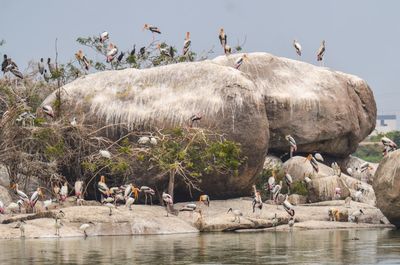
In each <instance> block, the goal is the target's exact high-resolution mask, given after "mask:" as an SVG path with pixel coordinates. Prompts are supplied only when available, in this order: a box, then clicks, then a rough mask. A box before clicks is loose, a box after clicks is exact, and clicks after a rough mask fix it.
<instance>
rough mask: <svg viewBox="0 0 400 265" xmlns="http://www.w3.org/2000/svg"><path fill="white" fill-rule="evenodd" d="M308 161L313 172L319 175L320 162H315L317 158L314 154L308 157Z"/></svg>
mask: <svg viewBox="0 0 400 265" xmlns="http://www.w3.org/2000/svg"><path fill="white" fill-rule="evenodd" d="M307 160H308V161H309V162H310V164H311V166H312V168H313V170H314V171H315V172H317V173H318V171H319V167H318V162H317V160H315V158H314V157H313V156H312V154H309V155H308V156H307V158H306V161H307Z"/></svg>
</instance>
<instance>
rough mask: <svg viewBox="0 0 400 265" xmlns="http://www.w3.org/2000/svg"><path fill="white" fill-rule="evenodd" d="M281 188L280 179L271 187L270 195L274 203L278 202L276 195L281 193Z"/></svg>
mask: <svg viewBox="0 0 400 265" xmlns="http://www.w3.org/2000/svg"><path fill="white" fill-rule="evenodd" d="M281 189H282V180H281V181H279V184H278V185H275V187H274V188H273V189H272V195H273V199H274V202H275V204H278V196H279V194H280V193H281Z"/></svg>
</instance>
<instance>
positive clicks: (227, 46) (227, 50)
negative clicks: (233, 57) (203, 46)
mask: <svg viewBox="0 0 400 265" xmlns="http://www.w3.org/2000/svg"><path fill="white" fill-rule="evenodd" d="M224 53H225V55H226V56H228V55H230V54H231V53H232V48H231V46H229V45H228V44H226V45H225V46H224Z"/></svg>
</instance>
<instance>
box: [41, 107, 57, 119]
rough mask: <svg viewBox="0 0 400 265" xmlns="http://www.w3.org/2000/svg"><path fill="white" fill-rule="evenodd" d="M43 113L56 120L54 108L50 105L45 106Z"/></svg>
mask: <svg viewBox="0 0 400 265" xmlns="http://www.w3.org/2000/svg"><path fill="white" fill-rule="evenodd" d="M42 111H43V112H44V113H45V114H46V115H48V116H50V117H51V118H54V111H53V108H52V107H51V106H50V105H44V106H43V107H42Z"/></svg>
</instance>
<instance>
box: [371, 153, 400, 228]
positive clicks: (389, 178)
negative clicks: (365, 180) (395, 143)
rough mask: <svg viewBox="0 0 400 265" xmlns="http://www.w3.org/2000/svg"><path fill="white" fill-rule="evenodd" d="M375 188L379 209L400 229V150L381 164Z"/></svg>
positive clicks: (376, 176)
mask: <svg viewBox="0 0 400 265" xmlns="http://www.w3.org/2000/svg"><path fill="white" fill-rule="evenodd" d="M373 187H374V190H375V193H376V205H377V206H378V208H379V209H380V210H381V211H382V213H383V214H384V215H385V216H386V217H387V218H388V219H389V221H390V222H391V223H392V224H394V225H395V226H396V227H400V150H397V151H394V152H391V153H389V154H388V155H386V156H385V157H384V158H383V159H382V161H381V162H380V163H379V166H378V169H377V170H376V172H375V175H374V182H373Z"/></svg>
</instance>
